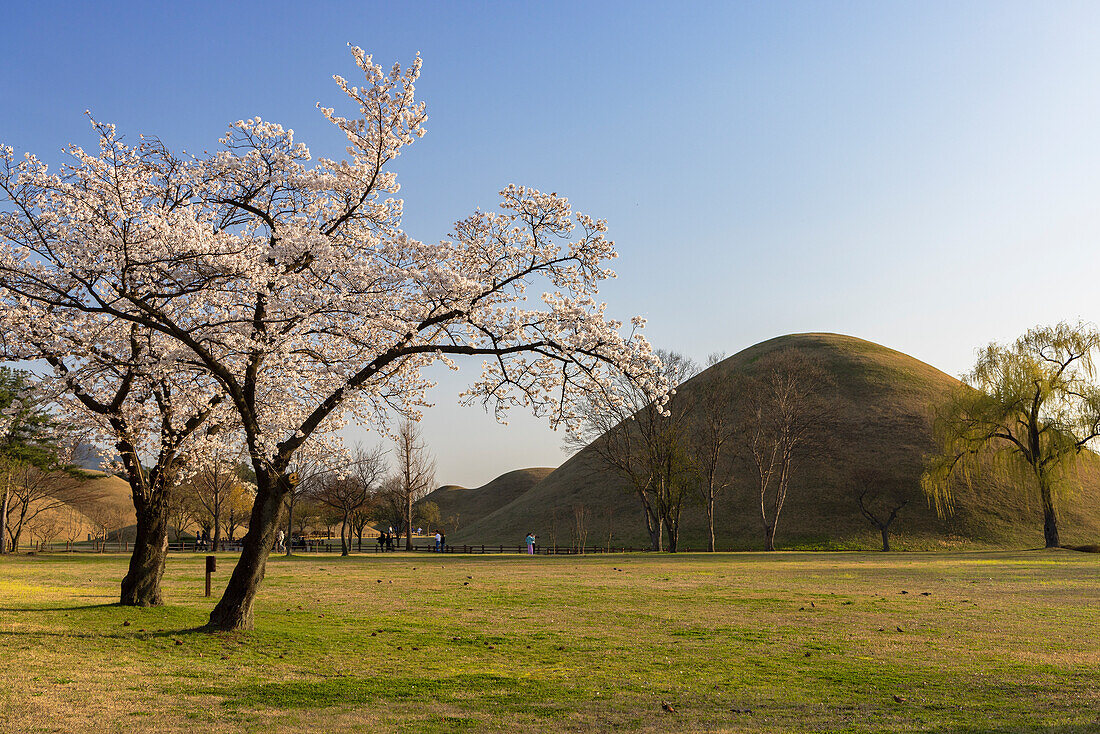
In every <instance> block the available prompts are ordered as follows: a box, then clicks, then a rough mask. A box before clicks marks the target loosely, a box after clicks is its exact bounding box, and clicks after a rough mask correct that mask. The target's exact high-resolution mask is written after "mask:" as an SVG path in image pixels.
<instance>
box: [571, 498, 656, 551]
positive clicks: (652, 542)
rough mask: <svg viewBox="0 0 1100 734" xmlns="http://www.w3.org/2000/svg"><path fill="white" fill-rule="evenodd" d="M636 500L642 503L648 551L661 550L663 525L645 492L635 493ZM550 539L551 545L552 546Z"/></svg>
mask: <svg viewBox="0 0 1100 734" xmlns="http://www.w3.org/2000/svg"><path fill="white" fill-rule="evenodd" d="M637 495H638V499H639V500H641V503H642V512H644V513H645V529H646V532H647V533H649V549H650V550H651V551H659V550H661V542H662V538H661V536H662V534H663V533H664V527H663V524H662V523H661V522H660V521H659V520H658V518H657V513H655V512H654V511H653V505H652V504H650V502H649V498H648V497H646V496H645V492H642V491H638V492H637ZM553 542H554V541H553V539H552V538H551V544H553Z"/></svg>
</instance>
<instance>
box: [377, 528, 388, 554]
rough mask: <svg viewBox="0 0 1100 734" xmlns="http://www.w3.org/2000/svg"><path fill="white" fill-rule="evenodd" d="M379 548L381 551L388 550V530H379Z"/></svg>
mask: <svg viewBox="0 0 1100 734" xmlns="http://www.w3.org/2000/svg"><path fill="white" fill-rule="evenodd" d="M378 550H380V551H384V550H386V531H385V530H379V531H378Z"/></svg>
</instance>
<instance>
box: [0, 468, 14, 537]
mask: <svg viewBox="0 0 1100 734" xmlns="http://www.w3.org/2000/svg"><path fill="white" fill-rule="evenodd" d="M4 477H5V478H4V501H3V507H0V555H2V554H5V553H7V552H8V502H10V501H11V472H4Z"/></svg>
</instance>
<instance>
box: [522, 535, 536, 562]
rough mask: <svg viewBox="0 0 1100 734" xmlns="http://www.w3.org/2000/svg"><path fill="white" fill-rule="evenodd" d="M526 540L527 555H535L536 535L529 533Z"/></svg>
mask: <svg viewBox="0 0 1100 734" xmlns="http://www.w3.org/2000/svg"><path fill="white" fill-rule="evenodd" d="M524 540H526V541H527V555H529V556H533V555H535V534H534V533H527V537H526V538H525V539H524Z"/></svg>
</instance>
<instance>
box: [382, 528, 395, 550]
mask: <svg viewBox="0 0 1100 734" xmlns="http://www.w3.org/2000/svg"><path fill="white" fill-rule="evenodd" d="M395 536H396V533H394V532H393V528H390V529H389V530H382V531H380V532H379V533H378V550H380V551H391V550H396V549H395V548H394V547H393V539H394V537H395Z"/></svg>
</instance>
